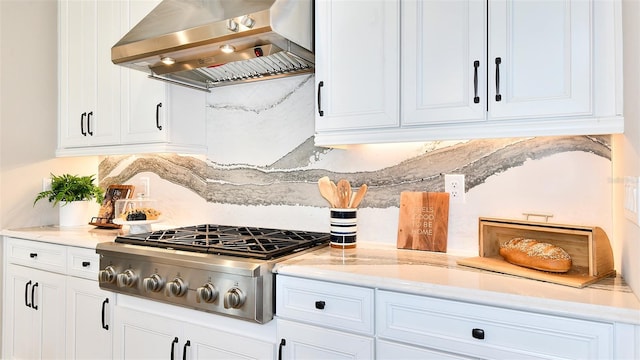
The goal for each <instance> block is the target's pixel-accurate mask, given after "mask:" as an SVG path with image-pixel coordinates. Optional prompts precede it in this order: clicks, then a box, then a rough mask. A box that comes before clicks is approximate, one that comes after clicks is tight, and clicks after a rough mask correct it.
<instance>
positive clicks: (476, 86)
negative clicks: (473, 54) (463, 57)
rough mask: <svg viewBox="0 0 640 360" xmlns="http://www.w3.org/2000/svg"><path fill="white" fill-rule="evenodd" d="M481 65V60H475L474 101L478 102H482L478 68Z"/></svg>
mask: <svg viewBox="0 0 640 360" xmlns="http://www.w3.org/2000/svg"><path fill="white" fill-rule="evenodd" d="M479 67H480V61H478V60H476V61H474V62H473V103H474V104H477V103H479V102H480V97H479V96H478V68H479Z"/></svg>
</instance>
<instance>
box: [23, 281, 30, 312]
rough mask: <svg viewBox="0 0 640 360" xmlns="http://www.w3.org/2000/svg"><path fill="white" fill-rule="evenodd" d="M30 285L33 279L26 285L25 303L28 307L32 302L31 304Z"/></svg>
mask: <svg viewBox="0 0 640 360" xmlns="http://www.w3.org/2000/svg"><path fill="white" fill-rule="evenodd" d="M29 285H31V280H29V281H28V282H27V283H26V284H25V285H24V305H25V306H26V307H31V304H29Z"/></svg>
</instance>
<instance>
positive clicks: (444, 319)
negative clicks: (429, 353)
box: [376, 291, 613, 359]
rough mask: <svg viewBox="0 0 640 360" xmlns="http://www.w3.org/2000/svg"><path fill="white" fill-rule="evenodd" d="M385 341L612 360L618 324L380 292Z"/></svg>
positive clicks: (481, 352) (471, 351) (483, 353)
mask: <svg viewBox="0 0 640 360" xmlns="http://www.w3.org/2000/svg"><path fill="white" fill-rule="evenodd" d="M376 296H377V305H376V312H377V316H378V319H379V321H378V322H377V333H378V335H379V337H380V338H386V339H390V340H396V341H402V342H404V343H409V344H416V345H420V346H424V347H429V348H434V349H441V350H445V351H451V352H455V353H459V354H466V355H469V356H471V355H475V356H480V357H491V358H508V357H513V356H514V355H516V354H517V355H519V357H525V358H526V357H560V358H573V359H595V358H612V356H613V349H612V345H611V344H612V339H613V325H612V324H606V323H599V322H592V321H585V320H576V319H570V318H562V317H557V316H549V315H542V314H534V313H528V312H523V311H516V310H509V309H502V308H495V307H491V306H485V305H476V304H469V303H463V302H457V301H449V300H442V299H434V298H429V297H424V296H416V295H407V294H398V293H393V292H388V291H378V293H377V295H376Z"/></svg>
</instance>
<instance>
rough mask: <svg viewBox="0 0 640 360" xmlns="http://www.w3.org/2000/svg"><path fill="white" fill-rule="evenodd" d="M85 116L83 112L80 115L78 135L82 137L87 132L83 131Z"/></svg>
mask: <svg viewBox="0 0 640 360" xmlns="http://www.w3.org/2000/svg"><path fill="white" fill-rule="evenodd" d="M85 116H87V113H86V112H83V113H82V114H81V115H80V134H82V136H87V132H86V131H84V117H85Z"/></svg>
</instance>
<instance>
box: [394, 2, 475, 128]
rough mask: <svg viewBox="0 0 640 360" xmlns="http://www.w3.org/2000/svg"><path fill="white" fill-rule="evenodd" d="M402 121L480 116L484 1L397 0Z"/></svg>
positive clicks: (419, 122)
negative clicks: (400, 28) (400, 26)
mask: <svg viewBox="0 0 640 360" xmlns="http://www.w3.org/2000/svg"><path fill="white" fill-rule="evenodd" d="M401 18H402V47H401V53H402V66H401V70H402V81H401V83H402V92H401V94H402V108H401V111H400V112H401V114H402V121H401V122H402V126H411V125H426V124H435V123H444V122H452V121H471V120H479V121H481V120H485V119H486V104H487V97H486V93H487V87H486V76H487V63H486V19H487V17H486V2H484V1H418V0H407V1H403V2H402V16H401Z"/></svg>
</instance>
